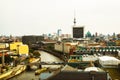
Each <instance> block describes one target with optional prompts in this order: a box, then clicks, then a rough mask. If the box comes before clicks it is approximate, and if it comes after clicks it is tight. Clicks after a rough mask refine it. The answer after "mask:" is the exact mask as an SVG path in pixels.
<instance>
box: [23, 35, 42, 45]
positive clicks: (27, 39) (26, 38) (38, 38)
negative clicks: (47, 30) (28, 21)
mask: <svg viewBox="0 0 120 80" xmlns="http://www.w3.org/2000/svg"><path fill="white" fill-rule="evenodd" d="M43 40H44V37H43V36H32V35H30V36H22V42H23V44H28V45H31V44H33V43H36V42H40V41H43Z"/></svg>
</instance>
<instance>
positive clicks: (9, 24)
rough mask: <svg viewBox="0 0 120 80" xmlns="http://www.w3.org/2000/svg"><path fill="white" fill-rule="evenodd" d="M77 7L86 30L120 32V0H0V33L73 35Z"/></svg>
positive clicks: (78, 20) (80, 24)
mask: <svg viewBox="0 0 120 80" xmlns="http://www.w3.org/2000/svg"><path fill="white" fill-rule="evenodd" d="M74 10H75V13H76V21H77V25H78V26H85V32H87V31H90V32H91V33H95V32H98V33H102V34H112V33H113V32H115V33H120V0H0V35H40V34H43V33H55V32H57V30H58V29H62V33H69V34H71V31H72V26H73V18H74Z"/></svg>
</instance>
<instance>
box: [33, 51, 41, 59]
mask: <svg viewBox="0 0 120 80" xmlns="http://www.w3.org/2000/svg"><path fill="white" fill-rule="evenodd" d="M33 56H34V57H36V58H37V57H40V56H41V54H40V51H38V50H35V51H34V52H33Z"/></svg>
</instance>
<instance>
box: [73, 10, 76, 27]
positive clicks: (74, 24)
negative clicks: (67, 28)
mask: <svg viewBox="0 0 120 80" xmlns="http://www.w3.org/2000/svg"><path fill="white" fill-rule="evenodd" d="M73 23H74V26H75V25H76V13H75V9H74V22H73Z"/></svg>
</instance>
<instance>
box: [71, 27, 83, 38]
mask: <svg viewBox="0 0 120 80" xmlns="http://www.w3.org/2000/svg"><path fill="white" fill-rule="evenodd" d="M83 37H84V27H73V38H83Z"/></svg>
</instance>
